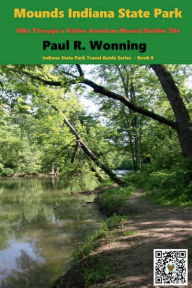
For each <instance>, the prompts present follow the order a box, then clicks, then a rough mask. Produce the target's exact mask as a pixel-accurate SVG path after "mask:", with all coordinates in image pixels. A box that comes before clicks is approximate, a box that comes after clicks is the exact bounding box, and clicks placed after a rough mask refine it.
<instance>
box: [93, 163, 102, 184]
mask: <svg viewBox="0 0 192 288" xmlns="http://www.w3.org/2000/svg"><path fill="white" fill-rule="evenodd" d="M90 170H91V171H92V172H93V173H94V174H95V177H97V179H98V180H99V182H100V183H101V182H102V180H103V179H102V178H101V176H100V175H99V173H98V172H97V171H96V169H95V168H94V167H93V166H91V167H90Z"/></svg>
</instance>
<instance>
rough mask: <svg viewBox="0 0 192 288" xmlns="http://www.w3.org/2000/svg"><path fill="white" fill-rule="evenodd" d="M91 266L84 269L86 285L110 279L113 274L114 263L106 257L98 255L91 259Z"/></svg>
mask: <svg viewBox="0 0 192 288" xmlns="http://www.w3.org/2000/svg"><path fill="white" fill-rule="evenodd" d="M90 264H91V265H90V268H87V269H84V271H83V276H84V281H85V282H84V283H85V287H89V285H96V284H97V283H99V282H100V283H101V282H106V281H108V280H109V279H110V278H111V277H112V275H113V265H112V264H111V263H108V261H107V260H105V258H103V257H101V256H96V257H94V258H93V259H92V260H91V263H90Z"/></svg>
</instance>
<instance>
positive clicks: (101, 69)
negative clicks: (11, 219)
mask: <svg viewBox="0 0 192 288" xmlns="http://www.w3.org/2000/svg"><path fill="white" fill-rule="evenodd" d="M84 69H85V71H83V68H82V67H81V66H80V65H57V66H52V65H42V66H30V65H28V66H22V65H17V66H13V65H5V66H4V65H2V66H1V79H0V81H1V82H0V83H1V106H0V109H1V111H0V112H1V123H0V125H1V136H0V146H1V150H0V151H1V152H0V174H1V175H2V176H23V175H38V174H40V173H45V174H49V173H53V174H54V173H56V174H59V175H63V174H66V173H78V171H79V172H80V171H81V172H82V170H85V171H92V173H96V175H97V177H99V178H101V179H102V177H103V178H105V176H106V175H108V176H109V177H111V178H112V180H115V181H116V182H118V181H120V182H122V181H121V180H119V179H116V178H117V177H116V176H115V175H114V173H113V170H114V169H131V170H134V171H137V173H136V174H135V175H137V176H138V177H140V178H142V177H144V176H146V175H148V176H149V179H148V182H150V180H151V181H155V178H156V175H157V176H158V177H157V178H159V177H162V181H163V182H164V181H165V183H166V185H167V186H168V185H169V183H170V185H172V186H174V189H175V191H174V193H176V194H174V193H173V195H172V196H171V195H168V194H170V192H169V193H168V194H166V195H167V197H169V196H170V197H173V198H174V199H176V198H177V197H180V198H182V197H184V198H186V200H187V199H188V197H189V198H190V195H191V193H190V183H191V182H190V181H191V170H190V162H191V156H192V145H191V143H192V128H191V120H190V114H191V109H192V108H191V85H190V81H191V69H192V68H191V65H168V67H165V66H163V65H153V66H152V67H148V66H136V65H129V66H124V65H119V66H115V65H96V66H94V65H91V67H89V66H86V65H85V67H84ZM86 73H87V75H86ZM87 77H88V78H87ZM90 88H91V89H90ZM84 102H85V103H88V109H87V110H86V107H85V105H84ZM91 107H93V108H91ZM94 109H95V111H94ZM92 110H93V111H94V112H93V113H92ZM140 171H142V173H139V172H140ZM148 176H147V177H148ZM178 177H179V178H178ZM101 179H100V180H101ZM174 179H175V182H176V183H175V185H173V183H172V182H173V181H174ZM158 182H159V181H158ZM148 184H149V183H148ZM152 185H153V184H152ZM158 186H159V184H158ZM181 187H182V191H181V192H180V193H179V192H177V191H176V190H177V189H178V191H179V190H180V188H181ZM178 193H179V195H178Z"/></svg>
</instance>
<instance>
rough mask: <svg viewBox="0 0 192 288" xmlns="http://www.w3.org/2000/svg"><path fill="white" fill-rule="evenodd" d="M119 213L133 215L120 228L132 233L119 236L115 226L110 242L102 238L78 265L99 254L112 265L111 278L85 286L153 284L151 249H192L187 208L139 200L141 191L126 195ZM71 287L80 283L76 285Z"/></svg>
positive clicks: (191, 280)
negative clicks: (121, 211)
mask: <svg viewBox="0 0 192 288" xmlns="http://www.w3.org/2000/svg"><path fill="white" fill-rule="evenodd" d="M123 212H124V213H125V212H126V214H128V215H129V214H134V216H133V217H131V219H130V220H128V221H127V222H126V223H125V224H124V228H123V230H124V231H125V235H127V234H126V231H132V235H128V236H122V228H117V229H116V231H115V234H114V236H113V241H110V242H105V241H104V242H103V243H102V245H101V246H100V248H99V249H97V250H96V251H95V252H94V253H92V254H91V255H90V256H89V257H88V258H87V259H86V260H85V262H84V261H83V262H84V263H82V264H81V265H82V266H84V267H86V265H89V263H90V261H91V258H94V257H95V256H98V255H99V256H102V257H103V259H107V261H108V262H109V263H112V264H113V266H114V272H113V277H112V280H110V281H107V282H105V283H101V284H97V285H92V286H89V287H91V288H93V287H102V288H104V287H108V288H112V287H118V288H125V287H129V288H134V287H141V288H143V287H154V286H153V249H166V248H168V249H174V248H175V249H180V248H182V249H189V253H191V251H192V209H191V208H175V207H165V206H158V205H155V204H151V203H149V202H147V201H145V200H143V199H142V193H141V191H137V192H136V193H135V194H134V195H133V196H132V197H131V198H129V200H128V202H127V205H126V210H125V211H123ZM133 231H135V233H134V232H133ZM81 265H80V266H81ZM191 266H192V263H190V262H189V285H188V286H187V287H192V268H191ZM79 269H81V267H79ZM78 273H79V272H78ZM69 274H70V273H69ZM80 274H81V273H80ZM72 275H73V273H72ZM72 275H71V276H72ZM69 276H70V275H69ZM77 277H78V274H77ZM62 287H65V286H62ZM75 287H84V286H81V285H78V284H77V286H74V288H75ZM156 287H162V286H156ZM164 287H165V286H164ZM167 287H176V286H167ZM180 287H186V286H180Z"/></svg>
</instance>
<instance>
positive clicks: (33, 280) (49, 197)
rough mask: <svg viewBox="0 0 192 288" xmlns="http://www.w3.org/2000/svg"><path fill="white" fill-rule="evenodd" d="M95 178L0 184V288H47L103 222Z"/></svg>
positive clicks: (37, 180)
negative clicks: (93, 193)
mask: <svg viewBox="0 0 192 288" xmlns="http://www.w3.org/2000/svg"><path fill="white" fill-rule="evenodd" d="M97 185H98V183H97V181H96V179H95V178H94V177H91V176H88V175H82V176H79V177H71V178H66V179H56V178H51V177H50V178H27V179H24V178H15V179H0V287H1V288H48V287H50V286H51V284H52V283H53V281H54V280H55V279H57V277H58V276H60V275H61V274H63V273H64V272H66V271H67V270H68V269H69V267H70V260H71V257H72V254H73V252H74V251H75V250H76V249H77V248H78V247H79V246H80V245H81V244H83V243H84V242H85V241H86V240H87V239H88V238H89V237H90V235H92V234H93V232H94V230H95V229H98V228H99V225H100V223H101V221H102V217H101V215H100V214H99V212H98V211H97V209H96V208H95V207H94V205H92V204H90V203H87V202H91V201H92V200H93V196H85V195H82V194H77V193H75V192H78V191H86V190H89V189H90V190H91V189H94V188H95V187H96V186H97Z"/></svg>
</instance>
